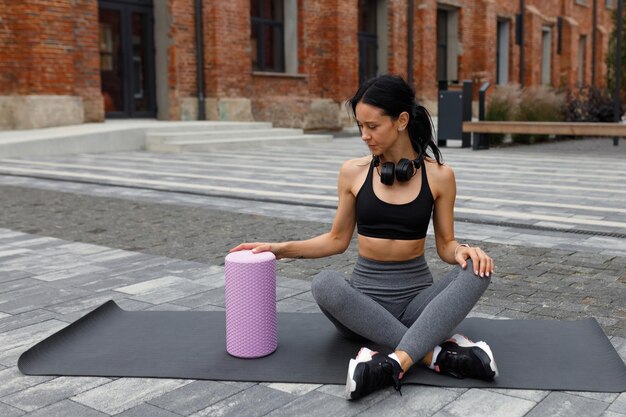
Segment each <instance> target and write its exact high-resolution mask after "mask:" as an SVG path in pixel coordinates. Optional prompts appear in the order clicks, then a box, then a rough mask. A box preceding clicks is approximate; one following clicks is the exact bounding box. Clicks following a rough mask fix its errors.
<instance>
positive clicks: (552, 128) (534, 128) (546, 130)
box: [463, 120, 626, 137]
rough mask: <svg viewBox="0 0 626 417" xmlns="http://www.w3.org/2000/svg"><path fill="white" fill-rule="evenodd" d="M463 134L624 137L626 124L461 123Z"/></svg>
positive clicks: (625, 135)
mask: <svg viewBox="0 0 626 417" xmlns="http://www.w3.org/2000/svg"><path fill="white" fill-rule="evenodd" d="M463 132H464V133H511V134H514V133H520V134H528V135H566V136H590V137H596V136H612V137H626V124H621V123H575V122H492V121H486V120H484V121H480V122H463Z"/></svg>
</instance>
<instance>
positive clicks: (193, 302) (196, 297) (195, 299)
mask: <svg viewBox="0 0 626 417" xmlns="http://www.w3.org/2000/svg"><path fill="white" fill-rule="evenodd" d="M212 296H213V293H210V292H209V291H204V292H201V293H198V294H193V295H190V296H189V297H183V298H179V299H176V300H173V301H171V304H174V305H178V306H181V307H185V308H187V309H195V308H198V307H202V306H205V305H208V304H209V300H212V299H213V298H212Z"/></svg>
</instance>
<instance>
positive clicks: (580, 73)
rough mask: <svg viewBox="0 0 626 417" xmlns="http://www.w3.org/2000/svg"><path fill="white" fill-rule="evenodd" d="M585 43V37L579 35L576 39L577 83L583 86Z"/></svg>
mask: <svg viewBox="0 0 626 417" xmlns="http://www.w3.org/2000/svg"><path fill="white" fill-rule="evenodd" d="M586 45H587V37H586V36H581V37H580V39H579V40H578V85H579V86H583V85H584V84H585V55H586V51H585V48H586Z"/></svg>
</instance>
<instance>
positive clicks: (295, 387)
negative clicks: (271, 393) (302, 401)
mask: <svg viewBox="0 0 626 417" xmlns="http://www.w3.org/2000/svg"><path fill="white" fill-rule="evenodd" d="M260 385H262V386H264V387H268V388H272V389H275V390H278V391H282V392H286V393H289V394H293V395H304V394H307V393H309V392H311V391H315V390H316V389H318V388H320V387H321V386H322V385H320V384H291V383H289V384H287V383H278V382H272V383H268V382H263V383H261V384H260Z"/></svg>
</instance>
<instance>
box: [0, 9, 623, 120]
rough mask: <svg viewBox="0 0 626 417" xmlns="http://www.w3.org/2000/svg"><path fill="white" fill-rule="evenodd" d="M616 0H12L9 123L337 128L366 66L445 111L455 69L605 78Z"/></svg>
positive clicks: (1, 62)
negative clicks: (199, 122) (439, 96)
mask: <svg viewBox="0 0 626 417" xmlns="http://www.w3.org/2000/svg"><path fill="white" fill-rule="evenodd" d="M522 3H524V4H525V7H524V10H523V13H520V11H521V8H520V7H521V4H522ZM614 3H616V0H525V1H523V0H440V1H437V0H352V1H345V0H229V1H221V0H100V1H97V0H0V129H23V128H35V127H45V126H54V125H66V124H73V123H83V122H99V121H102V120H104V119H105V118H136V117H141V118H158V119H163V120H194V119H197V118H201V117H205V118H206V119H214V120H266V121H272V122H274V124H275V125H276V126H289V127H303V128H311V129H313V128H337V127H340V126H341V125H342V124H343V123H345V111H344V109H343V106H342V103H343V101H344V100H345V99H346V98H347V97H349V96H350V95H351V93H353V92H354V90H355V89H356V87H357V86H358V84H359V80H360V79H364V78H366V77H368V76H371V75H373V74H376V73H383V72H392V73H398V74H401V75H403V76H404V77H405V78H408V79H409V80H410V81H411V83H412V84H413V85H414V87H415V88H416V90H417V93H418V98H419V99H421V100H422V101H423V102H424V103H425V104H426V105H427V106H428V107H429V108H430V109H431V110H432V111H433V112H436V107H435V106H434V100H435V98H436V91H437V81H438V80H441V79H445V80H464V79H472V80H474V81H476V82H477V83H479V82H482V81H490V82H491V83H492V84H495V83H519V82H520V76H523V84H524V85H539V84H550V85H553V86H563V85H568V86H574V85H577V84H592V83H594V84H595V85H599V86H602V85H604V84H605V79H606V72H607V71H606V64H605V56H606V53H607V48H608V38H609V33H610V31H611V30H612V20H611V10H612V9H614V8H615V6H614ZM198 16H201V19H197V17H198ZM520 16H521V17H520ZM594 20H595V22H596V24H595V30H594V24H593V23H594ZM520 22H523V25H521V24H520ZM522 26H523V30H520V29H521V28H522ZM198 35H200V36H198ZM520 39H523V45H524V49H523V52H524V53H523V62H522V63H520V62H521V59H520V58H521V57H520V50H521V47H520V46H519V41H520ZM198 109H201V111H200V112H199V111H198ZM202 109H203V110H204V111H202ZM202 113H204V115H203V114H202Z"/></svg>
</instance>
